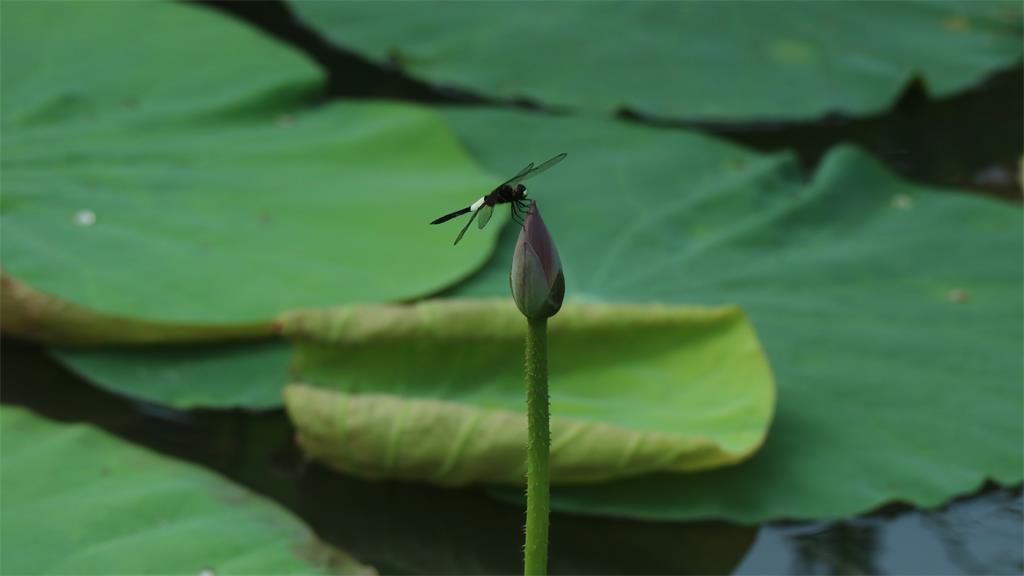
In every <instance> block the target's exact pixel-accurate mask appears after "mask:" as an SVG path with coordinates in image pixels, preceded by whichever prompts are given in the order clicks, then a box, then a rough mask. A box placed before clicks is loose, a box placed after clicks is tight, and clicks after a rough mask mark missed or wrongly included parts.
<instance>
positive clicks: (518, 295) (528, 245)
mask: <svg viewBox="0 0 1024 576" xmlns="http://www.w3.org/2000/svg"><path fill="white" fill-rule="evenodd" d="M509 281H510V283H511V285H512V298H513V299H514V300H515V302H516V306H518V307H519V310H520V311H521V312H522V313H523V315H524V316H526V321H527V331H526V406H527V417H528V423H527V426H528V430H529V431H528V440H527V461H526V546H525V553H526V558H525V563H524V572H525V574H527V575H537V574H546V573H547V564H548V516H549V505H548V496H549V492H550V480H549V471H548V455H549V450H550V444H551V432H550V424H549V412H550V408H549V402H548V318H550V317H551V316H554V315H555V314H556V313H557V312H558V310H559V309H560V308H561V307H562V298H563V297H564V296H565V276H564V275H563V274H562V262H561V260H560V259H559V257H558V250H557V249H556V248H555V243H554V241H553V240H552V239H551V233H550V232H548V229H547V226H545V225H544V220H543V219H542V218H541V217H540V212H539V211H538V210H537V203H536V202H531V203H530V209H529V212H528V213H527V216H526V220H525V221H524V222H523V226H522V229H521V230H520V232H519V240H518V241H517V242H516V250H515V254H514V255H513V256H512V272H511V274H510V276H509Z"/></svg>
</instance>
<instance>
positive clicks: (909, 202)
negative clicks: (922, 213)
mask: <svg viewBox="0 0 1024 576" xmlns="http://www.w3.org/2000/svg"><path fill="white" fill-rule="evenodd" d="M913 206H914V200H913V199H912V198H911V197H910V196H907V195H906V194H897V195H895V196H893V197H892V207H893V208H895V209H897V210H910V209H911V208H912V207H913Z"/></svg>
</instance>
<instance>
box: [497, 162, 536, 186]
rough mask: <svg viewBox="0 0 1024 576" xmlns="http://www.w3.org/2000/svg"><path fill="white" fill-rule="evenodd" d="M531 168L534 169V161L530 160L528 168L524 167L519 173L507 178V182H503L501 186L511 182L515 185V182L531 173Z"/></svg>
mask: <svg viewBox="0 0 1024 576" xmlns="http://www.w3.org/2000/svg"><path fill="white" fill-rule="evenodd" d="M530 170H533V162H530V163H529V164H527V165H526V168H523V169H522V170H520V171H519V173H518V174H516V175H515V176H513V177H511V178H509V179H508V180H506V181H505V182H503V183H502V184H501V186H506V185H509V184H511V185H512V186H515V184H513V182H518V181H520V180H522V179H523V178H525V177H526V175H527V174H529V173H530ZM501 186H498V187H499V188H501Z"/></svg>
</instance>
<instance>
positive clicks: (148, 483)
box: [0, 406, 372, 574]
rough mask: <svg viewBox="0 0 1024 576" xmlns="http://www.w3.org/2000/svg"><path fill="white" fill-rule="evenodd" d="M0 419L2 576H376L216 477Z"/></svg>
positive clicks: (106, 442) (13, 417)
mask: <svg viewBox="0 0 1024 576" xmlns="http://www.w3.org/2000/svg"><path fill="white" fill-rule="evenodd" d="M0 413H2V418H0V429H2V438H3V461H2V463H3V475H2V476H0V478H2V480H0V481H2V488H3V498H4V508H3V514H0V527H2V531H0V534H2V537H0V547H2V548H3V551H4V553H3V555H0V571H2V572H3V573H4V574H201V573H207V572H208V573H211V574H232V573H234V574H238V573H244V574H285V573H309V572H315V573H346V574H356V573H372V570H371V569H368V568H366V567H364V566H360V565H359V564H358V563H357V562H355V561H354V560H352V559H351V558H349V557H348V556H347V555H345V554H344V553H342V552H340V551H338V550H335V549H333V548H331V547H329V546H327V545H325V544H323V543H321V542H320V541H319V540H317V538H316V536H314V534H313V533H312V531H310V530H309V528H307V527H305V526H304V525H303V524H302V523H301V522H300V521H299V520H297V519H296V518H295V517H294V516H292V515H291V514H290V513H288V512H287V511H286V510H284V509H282V508H281V507H280V506H278V505H277V504H274V503H272V502H269V501H267V500H264V499H262V498H259V497H257V496H255V495H254V494H252V493H251V492H249V491H247V490H244V489H242V488H240V487H238V486H235V485H234V484H232V483H230V482H227V481H225V480H224V479H223V478H221V477H219V476H217V475H216V474H213V473H211V472H208V471H206V470H203V469H201V468H198V467H196V466H192V465H190V464H186V463H183V462H177V461H174V460H172V459H170V458H167V457H164V456H160V455H157V454H154V453H152V452H149V451H147V450H144V449H142V448H139V447H137V446H133V445H131V444H127V443H125V442H123V441H121V440H118V439H117V438H114V437H112V436H110V435H108V434H105V433H103V432H100V431H97V430H95V429H93V428H91V427H89V426H85V425H61V424H57V423H55V422H50V421H47V420H44V419H42V418H40V417H38V416H35V415H33V414H32V413H30V412H27V411H25V410H22V409H18V408H9V407H7V406H5V407H3V409H2V410H0Z"/></svg>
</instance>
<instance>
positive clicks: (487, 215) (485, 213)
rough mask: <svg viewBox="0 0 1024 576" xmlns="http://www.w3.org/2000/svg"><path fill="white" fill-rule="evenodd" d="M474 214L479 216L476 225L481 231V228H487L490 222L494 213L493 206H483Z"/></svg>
mask: <svg viewBox="0 0 1024 576" xmlns="http://www.w3.org/2000/svg"><path fill="white" fill-rule="evenodd" d="M476 213H477V214H479V215H480V219H479V220H477V221H476V225H477V227H478V228H480V229H481V230H482V229H483V227H484V226H487V223H488V222H490V221H491V214H493V213H494V206H488V205H486V204H484V205H483V206H481V207H480V209H479V210H477V211H476Z"/></svg>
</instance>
